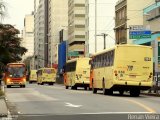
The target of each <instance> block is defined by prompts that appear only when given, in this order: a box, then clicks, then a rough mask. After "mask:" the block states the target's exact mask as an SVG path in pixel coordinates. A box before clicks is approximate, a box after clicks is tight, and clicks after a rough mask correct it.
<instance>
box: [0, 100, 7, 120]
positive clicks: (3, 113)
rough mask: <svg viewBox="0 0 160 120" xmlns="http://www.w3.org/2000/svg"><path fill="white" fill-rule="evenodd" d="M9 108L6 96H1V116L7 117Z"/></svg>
mask: <svg viewBox="0 0 160 120" xmlns="http://www.w3.org/2000/svg"><path fill="white" fill-rule="evenodd" d="M7 115H8V109H7V105H6V102H5V98H4V97H0V117H7Z"/></svg>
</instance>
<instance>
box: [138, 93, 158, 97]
mask: <svg viewBox="0 0 160 120" xmlns="http://www.w3.org/2000/svg"><path fill="white" fill-rule="evenodd" d="M141 95H147V96H155V97H160V94H156V93H141Z"/></svg>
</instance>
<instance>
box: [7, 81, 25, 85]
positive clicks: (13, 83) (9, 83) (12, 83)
mask: <svg viewBox="0 0 160 120" xmlns="http://www.w3.org/2000/svg"><path fill="white" fill-rule="evenodd" d="M25 84H26V82H7V83H6V85H25Z"/></svg>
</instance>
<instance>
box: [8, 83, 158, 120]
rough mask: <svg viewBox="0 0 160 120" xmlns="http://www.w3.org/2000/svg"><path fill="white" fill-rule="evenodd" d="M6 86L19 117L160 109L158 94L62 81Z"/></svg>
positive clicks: (42, 119) (88, 119)
mask: <svg viewBox="0 0 160 120" xmlns="http://www.w3.org/2000/svg"><path fill="white" fill-rule="evenodd" d="M5 90H6V96H7V99H8V101H9V103H10V104H11V109H13V108H14V109H13V111H14V112H13V113H16V112H17V113H18V114H13V115H12V116H13V117H14V115H15V117H18V119H19V120H47V119H48V120H53V119H54V120H75V119H76V120H82V119H83V120H103V119H104V120H112V119H113V120H122V119H123V120H125V119H126V120H128V119H131V118H133V117H134V116H132V115H141V114H142V116H143V115H144V118H145V117H146V116H145V115H146V114H151V113H156V114H157V113H160V98H159V97H151V96H144V95H141V96H140V97H130V96H129V94H127V93H126V94H125V95H123V96H119V94H118V93H115V94H114V95H113V96H107V95H103V94H102V92H101V91H99V92H98V93H97V94H92V91H85V90H83V89H80V90H70V89H68V90H66V89H65V87H64V86H62V85H54V86H48V85H43V86H41V85H36V84H28V85H27V86H26V88H6V89H5ZM10 104H9V105H10ZM15 111H16V112H15ZM11 114H12V113H11ZM17 115H18V116H17ZM157 117H158V116H157ZM159 118H160V116H159Z"/></svg>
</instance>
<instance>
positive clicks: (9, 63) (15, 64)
mask: <svg viewBox="0 0 160 120" xmlns="http://www.w3.org/2000/svg"><path fill="white" fill-rule="evenodd" d="M7 65H25V64H24V63H8V64H7Z"/></svg>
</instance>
